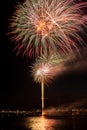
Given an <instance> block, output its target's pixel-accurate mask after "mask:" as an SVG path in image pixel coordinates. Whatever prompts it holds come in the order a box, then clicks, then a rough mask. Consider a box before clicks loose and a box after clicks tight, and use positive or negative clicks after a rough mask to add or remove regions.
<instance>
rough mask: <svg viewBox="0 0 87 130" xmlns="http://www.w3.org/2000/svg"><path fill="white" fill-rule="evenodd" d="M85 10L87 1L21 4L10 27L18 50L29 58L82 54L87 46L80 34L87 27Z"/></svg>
mask: <svg viewBox="0 0 87 130" xmlns="http://www.w3.org/2000/svg"><path fill="white" fill-rule="evenodd" d="M84 8H87V2H82V3H81V2H80V3H75V2H74V0H33V1H31V0H26V1H25V2H24V3H23V5H21V4H18V5H17V7H16V11H15V13H14V14H13V16H12V19H11V24H10V28H11V32H10V34H11V35H12V39H11V40H13V41H16V48H15V49H16V50H17V51H18V53H19V52H20V51H22V52H23V55H24V54H26V53H28V55H29V56H32V55H35V56H41V55H44V54H45V55H46V54H47V55H48V54H50V53H51V54H52V53H61V54H63V55H69V54H73V53H74V50H75V51H77V52H79V46H83V38H82V37H81V36H80V35H79V32H82V33H84V30H83V27H84V28H87V15H85V14H84V12H83V9H84Z"/></svg>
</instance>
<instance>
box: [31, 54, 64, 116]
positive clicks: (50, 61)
mask: <svg viewBox="0 0 87 130" xmlns="http://www.w3.org/2000/svg"><path fill="white" fill-rule="evenodd" d="M63 61H64V59H63V58H61V57H59V56H58V55H51V56H47V57H45V56H42V57H40V58H39V59H37V60H36V62H35V64H33V65H32V76H33V78H34V81H35V82H38V83H41V96H42V98H41V99H42V115H44V99H45V98H44V85H45V84H47V85H48V84H49V83H50V82H51V81H52V80H53V79H54V77H55V76H56V75H57V74H58V72H61V70H62V69H61V66H62V64H63Z"/></svg>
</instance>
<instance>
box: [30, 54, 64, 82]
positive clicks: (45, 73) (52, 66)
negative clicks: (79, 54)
mask: <svg viewBox="0 0 87 130" xmlns="http://www.w3.org/2000/svg"><path fill="white" fill-rule="evenodd" d="M63 61H64V59H63V58H61V57H60V56H57V55H50V56H47V57H45V56H42V57H40V58H38V59H36V62H35V63H34V64H33V65H32V76H33V77H34V81H35V82H37V83H41V82H42V79H44V83H45V84H48V83H50V82H51V81H52V80H53V79H54V77H55V76H56V75H57V74H58V72H59V71H61V69H60V67H59V66H61V63H63Z"/></svg>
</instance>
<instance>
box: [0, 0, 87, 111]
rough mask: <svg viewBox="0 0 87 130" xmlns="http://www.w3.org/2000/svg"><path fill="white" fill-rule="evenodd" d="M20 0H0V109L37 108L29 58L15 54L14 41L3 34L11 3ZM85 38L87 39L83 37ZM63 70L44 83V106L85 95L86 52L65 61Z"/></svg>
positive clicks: (37, 86)
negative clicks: (74, 58) (70, 61)
mask: <svg viewBox="0 0 87 130" xmlns="http://www.w3.org/2000/svg"><path fill="white" fill-rule="evenodd" d="M22 1H23V0H1V1H0V22H1V24H0V109H8V110H10V109H13V110H14V109H15V110H16V109H20V110H30V109H37V108H41V92H40V91H41V90H40V84H36V83H35V82H34V81H33V78H32V77H31V73H30V67H29V66H31V64H32V59H30V58H29V57H26V56H24V57H22V56H21V54H19V55H18V56H16V52H14V51H13V48H14V44H13V43H11V41H10V36H8V35H7V33H8V31H9V29H8V25H9V21H8V19H9V18H11V16H12V12H13V11H14V8H13V7H14V6H15V5H16V4H17V2H22ZM85 42H87V41H85ZM65 68H66V69H65V70H64V71H63V72H61V73H60V74H59V75H58V76H57V77H56V78H55V79H54V81H53V82H52V83H51V84H49V86H46V87H45V98H46V99H45V104H46V107H49V106H52V107H54V106H58V105H60V104H66V103H70V102H74V101H76V100H77V101H78V100H80V99H83V98H87V54H86V51H85V52H84V53H83V58H82V59H77V60H76V61H75V62H74V64H71V65H69V63H68V62H67V63H66V65H65Z"/></svg>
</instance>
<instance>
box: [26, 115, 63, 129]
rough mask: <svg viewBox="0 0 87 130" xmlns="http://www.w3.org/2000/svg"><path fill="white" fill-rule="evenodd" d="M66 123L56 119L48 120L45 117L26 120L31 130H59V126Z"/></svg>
mask: <svg viewBox="0 0 87 130" xmlns="http://www.w3.org/2000/svg"><path fill="white" fill-rule="evenodd" d="M64 122H65V121H63V120H62V121H61V120H56V119H47V118H45V117H44V116H40V117H29V118H27V119H26V127H27V128H28V129H29V130H59V129H58V127H59V126H63V124H65V123H64Z"/></svg>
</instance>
